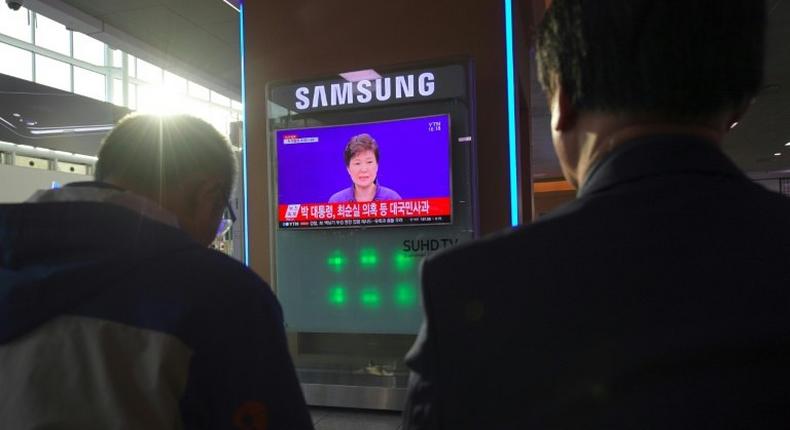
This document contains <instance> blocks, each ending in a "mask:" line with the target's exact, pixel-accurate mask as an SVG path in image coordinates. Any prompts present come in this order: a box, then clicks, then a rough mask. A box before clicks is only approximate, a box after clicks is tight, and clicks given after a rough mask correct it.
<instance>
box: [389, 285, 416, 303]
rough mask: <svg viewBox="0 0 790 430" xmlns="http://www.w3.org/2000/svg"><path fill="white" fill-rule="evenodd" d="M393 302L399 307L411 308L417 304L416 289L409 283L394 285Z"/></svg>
mask: <svg viewBox="0 0 790 430" xmlns="http://www.w3.org/2000/svg"><path fill="white" fill-rule="evenodd" d="M394 291H395V297H394V298H395V304H396V305H397V306H398V307H400V308H413V307H414V306H415V305H417V289H416V288H415V287H414V285H412V284H410V283H406V282H403V283H400V284H398V285H396V286H395V290H394Z"/></svg>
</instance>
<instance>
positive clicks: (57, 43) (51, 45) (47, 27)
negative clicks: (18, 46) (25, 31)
mask: <svg viewBox="0 0 790 430" xmlns="http://www.w3.org/2000/svg"><path fill="white" fill-rule="evenodd" d="M69 39H70V38H69V31H68V30H67V29H66V27H64V26H63V24H59V23H57V22H55V21H53V20H51V19H49V18H47V17H45V16H43V15H40V14H36V45H38V46H40V47H42V48H46V49H49V50H52V51H55V52H57V53H60V54H63V55H71V52H70V51H71V42H70V40H69Z"/></svg>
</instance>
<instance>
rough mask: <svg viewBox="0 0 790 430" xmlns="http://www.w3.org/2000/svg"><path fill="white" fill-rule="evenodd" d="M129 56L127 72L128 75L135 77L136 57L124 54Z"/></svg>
mask: <svg viewBox="0 0 790 430" xmlns="http://www.w3.org/2000/svg"><path fill="white" fill-rule="evenodd" d="M126 56H127V57H129V73H128V75H129V76H130V77H132V78H135V77H137V59H136V58H134V56H133V55H129V54H126Z"/></svg>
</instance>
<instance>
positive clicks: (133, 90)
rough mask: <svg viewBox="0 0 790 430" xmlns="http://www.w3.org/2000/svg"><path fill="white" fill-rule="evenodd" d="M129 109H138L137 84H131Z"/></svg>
mask: <svg viewBox="0 0 790 430" xmlns="http://www.w3.org/2000/svg"><path fill="white" fill-rule="evenodd" d="M127 107H128V108H129V109H132V110H136V109H137V85H135V84H129V105H128V106H127Z"/></svg>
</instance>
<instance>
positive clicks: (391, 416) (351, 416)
mask: <svg viewBox="0 0 790 430" xmlns="http://www.w3.org/2000/svg"><path fill="white" fill-rule="evenodd" d="M310 414H311V415H312V416H313V424H314V425H315V430H399V429H400V425H401V421H400V420H401V418H400V413H399V412H384V411H368V410H358V409H337V408H316V407H313V408H310Z"/></svg>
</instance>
